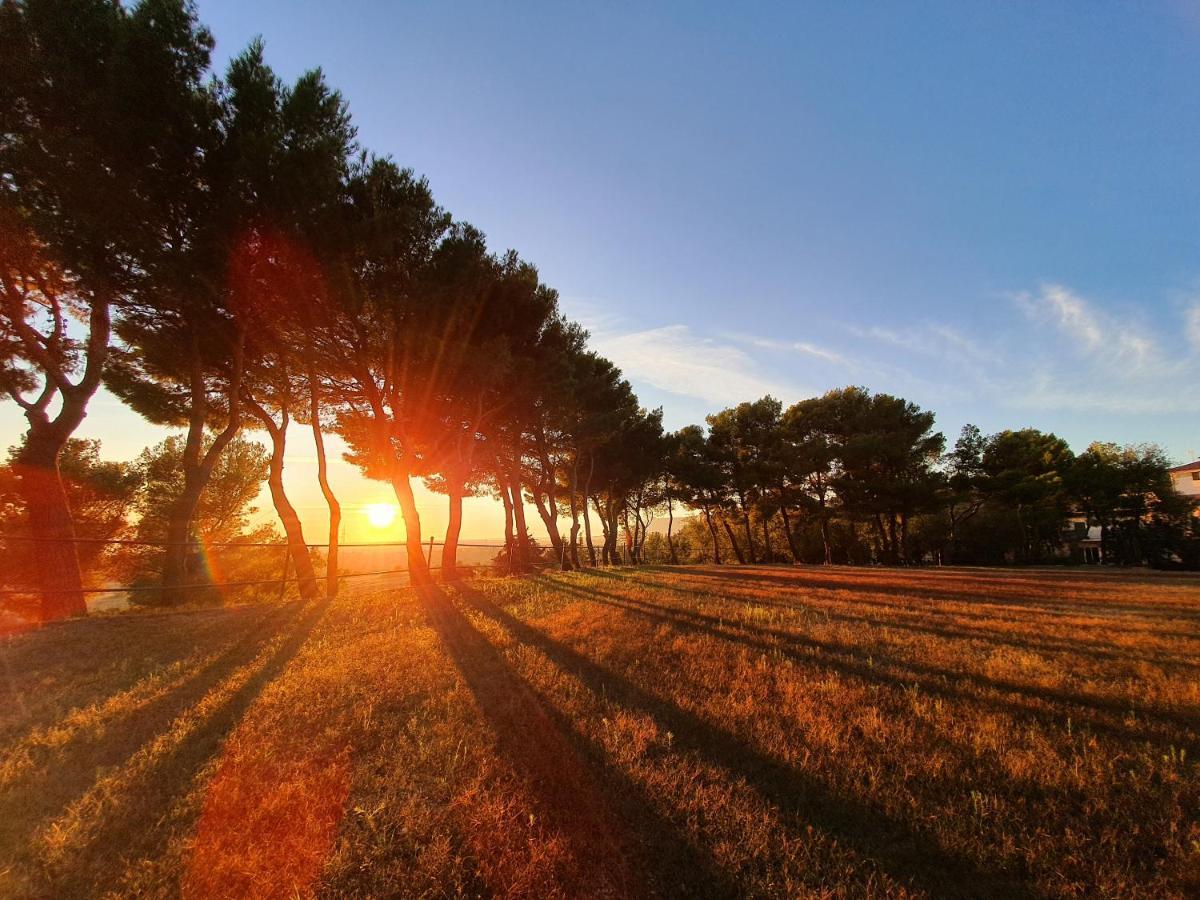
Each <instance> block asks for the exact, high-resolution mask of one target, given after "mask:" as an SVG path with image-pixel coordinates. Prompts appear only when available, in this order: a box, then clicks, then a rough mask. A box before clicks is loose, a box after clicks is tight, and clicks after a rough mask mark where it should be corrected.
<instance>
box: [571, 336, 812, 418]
mask: <svg viewBox="0 0 1200 900" xmlns="http://www.w3.org/2000/svg"><path fill="white" fill-rule="evenodd" d="M592 345H593V346H594V347H595V348H596V349H597V350H598V351H599V352H600V353H603V354H604V355H605V356H607V357H608V358H609V359H611V360H612V361H613V362H614V363H616V364H617V365H618V366H619V367H620V368H621V370H622V371H623V372H624V373H625V375H626V377H628V378H629V379H630V380H631V381H633V382H634V383H635V384H636V383H637V382H639V381H640V382H644V383H646V384H648V385H651V386H652V387H656V388H658V389H659V390H662V391H667V392H669V393H672V394H679V395H681V396H684V397H695V398H697V399H700V400H704V401H705V402H708V403H713V404H718V405H722V406H729V405H732V404H735V403H741V402H742V401H743V400H755V399H757V398H759V397H762V396H764V395H766V394H773V395H775V396H776V397H779V398H780V399H783V400H788V399H792V398H794V397H796V396H807V393H806V392H802V391H797V390H795V389H794V388H792V387H790V386H789V385H787V384H786V383H784V382H782V381H779V380H777V379H774V378H771V377H769V376H768V375H766V374H764V373H763V372H762V371H761V370H760V368H759V365H758V363H757V362H756V361H755V360H754V359H753V358H752V357H751V356H750V355H749V354H747V353H746V352H745V351H743V350H741V349H740V348H738V347H735V346H733V345H732V344H725V343H721V342H718V341H716V340H713V339H711V338H706V337H701V336H698V335H695V334H693V333H692V330H691V329H690V328H689V327H688V326H686V325H665V326H662V327H660V328H650V329H646V330H643V331H631V332H624V333H620V332H614V331H600V332H597V333H595V334H593V336H592Z"/></svg>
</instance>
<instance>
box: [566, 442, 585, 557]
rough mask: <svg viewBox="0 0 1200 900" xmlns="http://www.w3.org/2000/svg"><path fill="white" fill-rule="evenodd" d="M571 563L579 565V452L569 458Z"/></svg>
mask: <svg viewBox="0 0 1200 900" xmlns="http://www.w3.org/2000/svg"><path fill="white" fill-rule="evenodd" d="M585 503H586V501H585ZM570 552H571V565H572V566H573V567H575V568H576V569H578V568H580V566H579V453H578V452H576V453H575V454H574V459H572V460H571V546H570Z"/></svg>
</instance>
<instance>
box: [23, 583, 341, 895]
mask: <svg viewBox="0 0 1200 900" xmlns="http://www.w3.org/2000/svg"><path fill="white" fill-rule="evenodd" d="M327 608H328V604H327V602H321V603H317V604H312V605H307V606H301V605H300V604H289V605H288V606H287V607H284V608H282V609H280V610H278V611H276V612H275V613H274V614H272V615H269V616H268V617H266V618H265V619H262V620H259V623H258V627H255V628H253V629H251V630H250V631H249V632H248V633H246V634H244V635H242V636H241V637H240V638H238V639H237V640H235V641H234V643H233V645H232V646H230V647H229V648H228V649H226V650H225V651H224V652H223V653H222V654H221V656H220V657H218V659H216V660H215V661H213V662H212V663H210V664H209V665H207V666H206V667H204V668H202V669H201V670H200V671H199V672H198V673H196V674H195V676H194V677H192V678H191V679H189V680H188V681H187V682H186V683H185V684H184V685H182V686H180V688H179V689H177V690H175V691H173V692H171V693H169V694H168V695H166V696H164V697H162V698H160V699H158V700H157V701H155V702H154V703H151V704H149V705H147V706H146V707H144V708H142V709H139V710H137V711H136V712H135V713H134V715H133V716H132V717H130V719H129V720H128V721H126V722H124V723H122V724H121V727H119V728H112V727H109V728H106V729H104V731H103V732H102V733H101V734H100V735H99V736H98V737H97V738H96V739H95V740H92V741H88V742H87V743H86V744H85V745H84V746H81V747H76V748H72V749H71V752H70V754H69V759H68V761H67V762H65V763H63V764H61V765H57V766H55V767H54V772H53V775H54V777H53V778H50V779H45V778H44V777H43V778H40V779H38V781H39V785H38V786H37V790H36V792H34V791H30V790H28V789H24V790H21V791H19V792H13V793H10V794H9V796H7V797H6V799H5V801H4V802H3V804H0V817H3V818H4V821H8V822H24V823H25V826H26V829H27V831H26V834H25V837H26V839H33V840H36V839H37V838H36V835H37V833H38V832H41V834H42V835H45V834H47V832H46V831H45V830H44V829H38V828H37V824H36V823H37V822H38V821H44V820H45V819H46V818H48V817H50V816H55V817H56V818H55V819H54V821H53V822H52V823H51V825H50V833H54V832H58V833H62V831H63V829H66V830H67V831H68V832H71V833H73V834H75V835H76V837H75V839H72V840H69V841H67V842H66V843H65V844H64V846H63V848H62V850H61V852H60V853H58V854H57V857H56V858H54V859H53V860H52V861H49V862H46V861H42V862H41V863H38V864H37V870H38V871H37V872H36V874H34V875H33V877H32V880H33V881H34V882H35V883H37V884H39V885H40V887H39V891H40V892H44V893H45V895H47V896H51V895H53V896H90V895H94V894H96V893H97V892H98V891H99V890H100V889H101V888H103V889H111V888H112V887H113V886H114V885H115V884H117V883H118V880H119V878H120V876H121V874H122V873H123V871H124V870H125V868H126V866H127V865H128V864H129V863H130V862H132V861H136V860H146V859H155V858H158V857H160V856H162V855H163V853H164V852H165V850H166V847H167V845H168V844H169V843H170V841H171V840H172V838H174V837H178V836H179V834H180V825H179V822H177V821H171V819H172V809H173V806H174V804H175V803H176V802H177V801H179V800H180V799H182V798H183V797H185V796H187V795H188V794H189V793H190V792H191V791H193V790H195V789H196V788H197V785H196V784H195V780H196V778H197V777H198V776H199V774H200V773H201V771H202V770H203V769H204V767H205V765H206V764H207V763H208V762H209V761H210V760H212V759H213V758H214V757H215V756H216V754H217V753H218V752H219V751H220V749H221V745H222V743H223V741H224V739H225V738H226V736H227V735H228V734H229V733H230V732H231V731H232V730H233V728H234V727H235V726H236V725H237V723H238V722H239V721H240V720H241V718H242V717H243V715H244V714H245V712H246V710H247V709H249V707H250V705H251V704H252V703H253V702H254V700H255V699H256V698H257V697H258V695H259V694H260V693H261V692H262V690H263V689H264V688H265V687H266V686H267V685H268V684H270V683H271V682H272V681H273V680H274V679H275V678H276V677H278V676H279V674H280V673H281V672H282V671H283V669H284V668H285V667H286V666H287V664H288V663H289V662H290V661H291V660H292V659H293V658H294V657H295V655H296V654H297V653H298V652H299V650H300V648H301V646H303V644H304V642H305V641H306V640H307V639H308V637H309V635H310V634H311V633H312V630H313V629H314V628H315V627H316V625H317V622H318V621H319V620H320V618H321V617H322V616H323V615H324V613H325V611H326V609H327ZM273 639H278V646H276V647H274V648H273V649H268V648H269V644H270V642H271V641H272V640H273ZM264 654H265V657H264V658H263V659H262V660H261V662H256V661H257V660H258V658H259V657H260V656H263V655H264ZM247 668H248V671H246V672H245V679H244V681H241V682H240V683H237V684H236V686H235V683H236V681H237V680H238V677H239V676H238V673H239V670H243V669H247ZM231 680H232V682H233V683H230V684H225V682H226V681H231ZM223 689H227V693H226V692H223ZM214 692H215V693H214ZM210 698H211V699H210ZM185 719H186V720H187V723H188V724H186V725H185V724H184V723H185ZM193 719H194V721H192V720H193ZM180 728H182V729H183V731H184V732H185V733H183V734H181V735H172V731H173V730H175V729H180ZM135 760H136V761H137V762H136V764H135V762H134V761H135ZM122 768H125V769H127V770H129V772H128V777H127V779H126V780H117V781H115V782H113V781H110V782H109V783H108V784H105V785H103V786H102V785H101V780H102V779H106V778H120V777H121V776H123V775H124V774H125V773H123V772H122ZM60 776H61V777H60ZM93 779H94V780H93ZM10 802H14V803H16V804H21V807H20V809H8V808H5V807H6V806H7V805H8V804H9V803H10ZM31 807H32V808H31ZM199 811H200V804H199V803H196V804H195V809H189V811H188V813H187V817H188V819H189V821H190V818H192V817H194V816H195V815H198V814H199ZM29 849H30V850H31V851H34V853H35V854H36V853H37V848H36V847H33V846H31V847H30V848H29ZM31 861H32V860H31Z"/></svg>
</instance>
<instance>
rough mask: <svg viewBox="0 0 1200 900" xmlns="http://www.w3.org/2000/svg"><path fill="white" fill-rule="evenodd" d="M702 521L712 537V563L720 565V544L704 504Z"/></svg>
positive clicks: (715, 528)
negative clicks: (706, 525)
mask: <svg viewBox="0 0 1200 900" xmlns="http://www.w3.org/2000/svg"><path fill="white" fill-rule="evenodd" d="M704 521H706V522H707V523H708V533H709V534H711V535H712V542H713V563H714V564H715V565H718V566H719V565H721V542H720V541H719V540H717V526H715V525H714V524H713V520H712V511H711V510H710V509H709V508H708V504H707V503H705V504H704Z"/></svg>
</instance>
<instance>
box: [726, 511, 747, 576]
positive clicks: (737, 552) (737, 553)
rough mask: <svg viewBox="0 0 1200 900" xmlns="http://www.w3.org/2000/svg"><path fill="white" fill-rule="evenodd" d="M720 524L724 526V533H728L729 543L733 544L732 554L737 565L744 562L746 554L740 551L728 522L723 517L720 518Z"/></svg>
mask: <svg viewBox="0 0 1200 900" xmlns="http://www.w3.org/2000/svg"><path fill="white" fill-rule="evenodd" d="M721 524H722V525H724V526H725V533H726V534H727V535H729V543H730V544H731V545H733V555H734V556H736V557H737V561H738V564H739V565H743V566H744V565H745V564H746V556H745V554H743V553H742V548H741V547H739V546H738V542H737V537H736V536H735V535H734V533H733V529H732V528H730V527H729V522H728V520H726V519H725V518H722V519H721Z"/></svg>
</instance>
